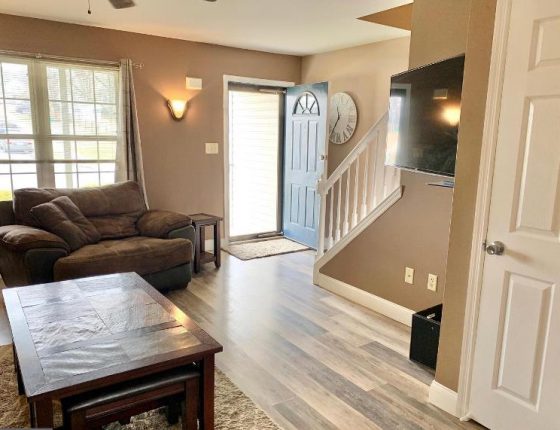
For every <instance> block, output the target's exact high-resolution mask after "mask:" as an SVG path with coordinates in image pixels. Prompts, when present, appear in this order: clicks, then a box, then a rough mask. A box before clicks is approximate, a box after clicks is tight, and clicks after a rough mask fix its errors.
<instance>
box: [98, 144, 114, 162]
mask: <svg viewBox="0 0 560 430" xmlns="http://www.w3.org/2000/svg"><path fill="white" fill-rule="evenodd" d="M116 158H117V142H99V159H100V160H115V159H116Z"/></svg>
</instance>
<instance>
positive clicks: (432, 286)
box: [428, 273, 438, 291]
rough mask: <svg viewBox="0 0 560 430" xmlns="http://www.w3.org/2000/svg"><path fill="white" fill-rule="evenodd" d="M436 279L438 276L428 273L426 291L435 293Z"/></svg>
mask: <svg viewBox="0 0 560 430" xmlns="http://www.w3.org/2000/svg"><path fill="white" fill-rule="evenodd" d="M437 279H438V276H437V275H434V274H433V273H430V274H429V275H428V290H430V291H437Z"/></svg>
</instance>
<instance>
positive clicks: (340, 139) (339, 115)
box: [329, 93, 358, 145]
mask: <svg viewBox="0 0 560 430" xmlns="http://www.w3.org/2000/svg"><path fill="white" fill-rule="evenodd" d="M357 124H358V109H357V108H356V103H354V99H353V98H352V96H350V94H348V93H336V94H335V95H334V96H332V97H331V103H330V113H329V140H330V141H331V142H332V143H335V144H337V145H341V144H343V143H346V142H348V141H349V140H350V138H351V137H352V136H353V135H354V132H355V131H356V125H357Z"/></svg>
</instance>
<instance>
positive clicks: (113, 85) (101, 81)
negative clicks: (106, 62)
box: [95, 71, 117, 104]
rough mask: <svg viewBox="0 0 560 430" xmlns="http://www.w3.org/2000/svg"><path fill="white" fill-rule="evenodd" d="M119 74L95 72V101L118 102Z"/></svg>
mask: <svg viewBox="0 0 560 430" xmlns="http://www.w3.org/2000/svg"><path fill="white" fill-rule="evenodd" d="M116 78H117V74H116V73H115V72H106V71H103V72H95V101H96V102H97V103H114V104H116V100H115V99H116V93H117V79H116Z"/></svg>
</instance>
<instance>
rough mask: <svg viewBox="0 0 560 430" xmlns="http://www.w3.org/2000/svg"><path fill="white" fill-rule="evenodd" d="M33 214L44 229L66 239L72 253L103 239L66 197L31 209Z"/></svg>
mask: <svg viewBox="0 0 560 430" xmlns="http://www.w3.org/2000/svg"><path fill="white" fill-rule="evenodd" d="M31 214H32V215H33V217H34V218H35V219H36V220H37V221H38V222H39V224H40V225H41V227H42V228H44V229H45V230H47V231H50V232H51V233H54V234H56V235H57V236H59V237H61V238H62V239H64V241H65V242H66V243H67V244H68V246H69V247H70V250H71V251H75V250H77V249H79V248H81V247H82V246H84V245H88V244H92V243H97V242H99V240H100V239H101V236H100V234H99V232H98V231H97V229H96V228H95V227H94V226H93V224H92V223H91V222H89V221H88V219H87V218H86V217H85V216H84V215H83V214H82V212H81V211H80V209H79V208H78V207H77V206H76V205H75V204H74V203H72V200H70V199H69V198H68V197H66V196H61V197H57V198H56V199H54V200H51V201H50V202H48V203H42V204H40V205H37V206H35V207H33V208H31Z"/></svg>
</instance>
